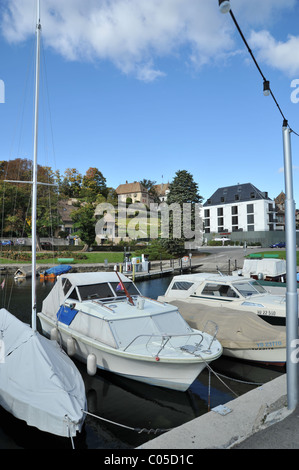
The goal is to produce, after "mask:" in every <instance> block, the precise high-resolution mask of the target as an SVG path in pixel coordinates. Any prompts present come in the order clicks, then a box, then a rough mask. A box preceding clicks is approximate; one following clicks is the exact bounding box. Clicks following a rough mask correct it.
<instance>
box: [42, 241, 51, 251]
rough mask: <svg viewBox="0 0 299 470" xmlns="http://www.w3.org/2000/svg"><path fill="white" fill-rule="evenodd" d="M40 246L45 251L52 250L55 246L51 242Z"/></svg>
mask: <svg viewBox="0 0 299 470" xmlns="http://www.w3.org/2000/svg"><path fill="white" fill-rule="evenodd" d="M40 246H41V247H42V249H43V250H52V249H53V245H52V243H51V242H41V244H40Z"/></svg>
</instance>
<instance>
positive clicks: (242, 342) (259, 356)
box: [171, 301, 286, 367]
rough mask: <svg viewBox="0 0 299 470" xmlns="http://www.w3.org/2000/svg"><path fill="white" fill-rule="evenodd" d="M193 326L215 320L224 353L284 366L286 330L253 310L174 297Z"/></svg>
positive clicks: (252, 360) (265, 363)
mask: <svg viewBox="0 0 299 470" xmlns="http://www.w3.org/2000/svg"><path fill="white" fill-rule="evenodd" d="M171 304H172V305H175V306H176V307H178V309H179V311H180V313H181V315H182V316H183V318H185V320H186V321H187V323H188V324H189V325H190V326H191V327H192V328H198V329H200V328H201V327H202V325H205V324H206V323H207V321H213V322H215V323H217V326H218V333H217V337H218V339H219V341H220V343H221V345H222V347H223V355H224V356H228V357H231V358H234V359H239V360H244V361H248V362H253V363H256V364H261V365H271V366H278V367H284V366H285V364H286V331H285V328H284V327H279V326H273V325H270V324H269V323H267V322H265V321H264V320H262V319H261V318H260V317H259V316H258V315H256V314H255V313H253V312H238V311H237V310H232V309H229V308H225V309H223V308H221V307H210V306H207V305H205V306H202V305H201V306H199V305H196V304H190V303H189V302H184V301H173V302H171Z"/></svg>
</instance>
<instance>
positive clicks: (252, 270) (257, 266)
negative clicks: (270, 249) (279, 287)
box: [233, 258, 287, 282]
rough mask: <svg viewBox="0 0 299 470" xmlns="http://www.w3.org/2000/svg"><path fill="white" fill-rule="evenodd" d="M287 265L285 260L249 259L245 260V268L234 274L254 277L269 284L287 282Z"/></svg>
mask: <svg viewBox="0 0 299 470" xmlns="http://www.w3.org/2000/svg"><path fill="white" fill-rule="evenodd" d="M286 272H287V264H286V260H284V259H277V258H249V259H245V260H244V263H243V268H242V269H241V270H238V271H234V272H233V274H236V275H239V276H244V277H252V278H253V279H258V280H259V281H260V280H264V281H269V282H285V281H286Z"/></svg>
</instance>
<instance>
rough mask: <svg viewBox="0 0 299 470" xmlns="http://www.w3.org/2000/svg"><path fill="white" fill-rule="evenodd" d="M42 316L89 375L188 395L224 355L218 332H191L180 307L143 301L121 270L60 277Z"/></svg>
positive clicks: (44, 324) (47, 330) (47, 327)
mask: <svg viewBox="0 0 299 470" xmlns="http://www.w3.org/2000/svg"><path fill="white" fill-rule="evenodd" d="M38 316H39V319H40V321H41V325H42V329H43V333H44V334H46V335H48V336H50V335H51V336H52V337H57V338H59V340H60V341H61V343H62V345H63V346H64V347H65V348H66V349H67V351H68V353H69V354H70V355H72V356H74V357H76V358H77V359H79V360H81V361H82V362H86V363H87V370H88V372H89V373H90V374H95V373H96V371H97V368H99V369H104V370H108V371H111V372H113V373H116V374H119V375H121V376H125V377H127V378H130V379H134V380H137V381H140V382H145V383H148V384H151V385H157V386H160V387H166V388H169V389H174V390H180V391H185V390H187V389H188V387H189V386H190V385H191V384H192V383H193V381H194V380H195V379H196V377H197V376H198V375H199V374H200V373H201V371H202V370H203V369H204V368H205V367H206V365H207V364H209V363H210V362H211V361H214V360H215V359H217V358H218V357H220V356H221V354H222V346H221V344H220V343H219V341H218V340H217V339H216V331H214V332H213V334H209V333H207V331H197V330H194V329H192V328H191V327H190V326H189V325H188V324H187V323H186V321H185V320H184V319H183V318H182V316H181V315H180V313H179V311H178V309H177V308H176V307H174V306H171V305H167V304H163V303H161V302H158V301H157V300H153V299H149V298H145V297H143V296H142V295H141V294H140V292H139V291H138V289H137V288H136V286H135V284H134V283H133V282H132V281H131V280H130V279H128V278H126V277H125V276H124V275H123V274H119V273H117V272H113V273H109V272H108V273H106V272H105V273H104V272H98V273H96V272H94V273H93V272H92V273H83V274H77V273H71V274H64V275H61V276H59V277H58V278H57V282H56V284H55V285H54V287H53V289H52V290H51V292H50V293H49V294H48V296H47V297H46V299H45V300H44V302H43V305H42V311H41V312H40V313H38Z"/></svg>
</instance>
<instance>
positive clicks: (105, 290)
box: [78, 282, 139, 301]
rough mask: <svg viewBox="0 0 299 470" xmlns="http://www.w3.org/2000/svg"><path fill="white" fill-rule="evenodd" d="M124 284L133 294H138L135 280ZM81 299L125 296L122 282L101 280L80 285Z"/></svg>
mask: <svg viewBox="0 0 299 470" xmlns="http://www.w3.org/2000/svg"><path fill="white" fill-rule="evenodd" d="M124 286H125V288H126V289H127V291H128V292H129V294H131V295H138V294H139V292H138V290H137V288H136V287H135V285H134V284H133V282H124ZM78 289H79V294H80V297H81V300H82V301H83V300H93V299H108V298H111V297H114V298H115V297H120V296H125V295H126V293H125V291H124V290H123V289H122V285H121V283H120V282H110V283H108V282H101V283H100V284H90V285H87V286H78Z"/></svg>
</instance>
